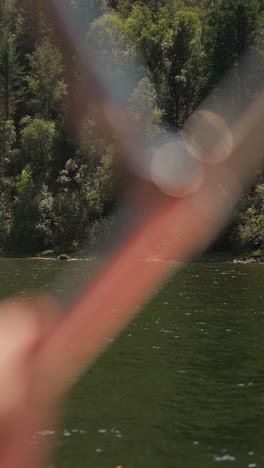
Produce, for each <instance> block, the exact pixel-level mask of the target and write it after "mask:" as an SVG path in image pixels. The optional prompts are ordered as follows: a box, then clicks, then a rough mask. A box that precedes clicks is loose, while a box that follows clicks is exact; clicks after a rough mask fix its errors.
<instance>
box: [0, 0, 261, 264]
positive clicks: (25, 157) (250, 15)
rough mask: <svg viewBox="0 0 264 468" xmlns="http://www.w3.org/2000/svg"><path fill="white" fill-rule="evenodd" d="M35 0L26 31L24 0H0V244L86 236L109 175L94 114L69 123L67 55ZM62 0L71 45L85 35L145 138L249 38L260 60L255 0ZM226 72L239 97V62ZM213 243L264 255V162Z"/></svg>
mask: <svg viewBox="0 0 264 468" xmlns="http://www.w3.org/2000/svg"><path fill="white" fill-rule="evenodd" d="M35 2H36V3H38V2H39V0H35ZM42 3H43V5H44V6H43V7H41V2H40V7H39V10H38V15H37V17H36V18H35V23H34V28H35V29H36V30H37V36H35V37H37V39H35V40H32V37H33V36H32V30H31V29H32V24H31V23H30V22H29V21H28V17H27V14H26V10H25V8H24V6H23V1H22V2H21V0H20V1H18V0H0V97H1V99H0V219H1V223H0V250H1V252H2V254H14V255H15V254H16V255H17V254H28V255H32V254H35V253H37V252H43V251H46V252H47V251H50V252H58V253H59V252H62V251H64V252H74V251H76V250H78V249H79V247H80V246H81V245H82V242H83V240H84V239H85V240H86V242H88V244H89V245H90V246H92V245H93V242H94V241H95V240H96V237H97V233H98V232H99V230H100V227H101V226H102V225H105V226H106V227H107V226H108V227H109V229H110V226H111V210H112V207H113V205H114V203H115V197H116V187H117V186H118V184H119V181H118V177H119V176H118V171H117V170H116V163H115V161H116V155H115V145H114V143H113V142H109V141H107V140H106V139H104V138H99V137H98V136H96V128H95V127H96V125H95V122H94V121H93V120H92V119H91V118H87V119H86V120H85V121H84V122H83V124H82V128H81V129H80V132H79V135H78V138H75V137H74V136H73V135H72V133H71V132H70V131H69V128H68V118H67V116H69V114H70V112H71V109H70V108H69V107H68V106H67V104H65V102H66V100H65V97H66V96H67V94H68V93H70V92H72V90H71V86H70V83H68V82H67V79H66V78H65V76H67V75H66V74H65V73H64V71H65V67H67V64H65V63H64V62H65V60H64V57H63V56H62V55H61V53H60V51H59V49H58V48H57V46H56V45H55V42H54V38H53V32H52V30H51V28H50V26H49V21H48V17H49V13H48V12H47V11H46V7H45V2H42ZM68 3H69V5H70V7H71V8H72V14H73V15H76V16H77V18H78V19H79V20H80V21H81V23H82V26H83V29H84V34H83V36H82V44H80V47H85V45H86V44H90V43H91V42H93V43H94V44H95V47H96V49H97V50H98V56H99V57H100V60H101V63H102V64H103V68H104V76H105V80H106V82H107V83H108V85H109V86H111V88H112V89H113V91H114V92H116V93H117V94H118V93H119V94H120V93H121V94H122V92H123V95H122V96H120V95H118V97H119V98H122V99H123V102H124V105H125V106H126V107H127V109H128V110H129V111H130V113H131V115H132V116H133V119H134V120H135V122H137V123H138V124H140V125H141V124H144V127H145V130H146V138H147V140H148V143H149V144H153V145H154V144H155V139H156V138H157V137H158V136H159V135H161V134H162V132H163V131H164V129H165V128H166V126H167V125H170V126H171V127H173V128H177V129H181V128H182V126H183V123H184V122H185V120H186V118H187V117H188V116H189V115H190V114H191V112H192V111H193V110H194V109H195V108H196V107H197V105H198V104H199V103H200V102H201V101H202V100H203V99H204V97H205V96H207V95H208V93H209V92H212V90H214V89H215V86H216V84H217V83H218V82H219V80H220V79H221V78H222V77H223V76H224V75H225V73H226V71H227V70H228V69H229V68H230V66H232V65H234V64H237V63H238V61H239V57H240V55H241V53H242V52H243V51H244V50H245V49H246V48H247V47H254V48H256V50H258V54H259V61H258V64H257V66H258V67H263V66H264V47H263V46H264V41H263V34H262V32H261V31H262V28H263V24H264V2H263V1H261V0H236V1H233V0H215V1H214V0H183V1H178V0H137V1H135V0H105V1H104V0H68ZM253 40H255V42H254V46H253V45H252V43H253ZM110 56H111V61H110V60H109V57H110ZM72 59H73V63H76V72H75V74H76V77H77V80H78V79H79V80H80V81H81V80H82V77H81V76H80V77H79V78H78V65H77V61H76V60H75V58H74V57H73V58H72ZM135 61H136V62H137V63H139V64H140V65H139V66H138V67H137V69H135V68H134V63H135ZM127 73H129V76H131V80H129V82H127V80H126V81H125V79H126V76H127ZM254 73H256V74H257V73H258V70H257V69H256V70H254V69H252V75H254ZM236 79H237V83H238V85H237V87H236V88H235V91H234V96H233V100H234V101H238V102H239V99H240V98H241V96H240V93H247V92H251V91H250V90H245V87H243V86H240V85H239V84H240V76H239V67H237V76H236ZM122 80H123V82H124V83H126V85H125V89H123V88H122V87H120V83H122ZM116 83H117V84H118V85H117V86H116ZM115 87H116V89H115ZM74 92H77V93H78V89H75V90H74ZM255 92H256V93H257V92H258V90H257V89H256V90H255ZM216 245H217V247H218V248H222V249H230V250H231V249H233V250H236V251H238V252H248V253H250V254H251V255H253V256H255V257H261V256H263V252H264V178H263V174H262V173H260V174H259V177H258V179H257V182H256V183H255V185H254V187H253V188H252V189H251V190H250V191H249V192H248V193H247V194H246V195H245V196H244V197H243V200H241V203H240V206H239V208H238V209H237V213H236V216H235V219H234V220H233V222H232V225H231V226H229V228H228V229H227V231H226V232H225V233H224V235H222V237H221V238H220V239H219V241H218V242H217V244H216Z"/></svg>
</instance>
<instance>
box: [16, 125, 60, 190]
mask: <svg viewBox="0 0 264 468" xmlns="http://www.w3.org/2000/svg"><path fill="white" fill-rule="evenodd" d="M55 136H56V131H55V123H54V122H47V121H45V120H41V119H34V120H32V121H29V123H28V124H27V125H26V126H25V127H24V128H23V129H22V131H21V146H22V151H23V155H24V161H25V162H26V163H29V164H30V166H31V170H32V173H33V175H34V177H35V178H36V183H37V182H38V181H39V180H40V179H44V180H47V177H48V174H49V164H50V162H51V159H52V156H53V152H54V140H55Z"/></svg>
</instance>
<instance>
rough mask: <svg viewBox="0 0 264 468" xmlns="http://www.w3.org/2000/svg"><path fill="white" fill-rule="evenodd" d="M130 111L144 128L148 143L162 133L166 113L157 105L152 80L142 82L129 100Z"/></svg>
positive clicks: (146, 79)
mask: <svg viewBox="0 0 264 468" xmlns="http://www.w3.org/2000/svg"><path fill="white" fill-rule="evenodd" d="M129 110H130V112H131V114H132V117H133V119H134V121H135V122H136V124H137V126H138V127H139V128H144V130H145V135H146V138H147V141H148V142H151V141H152V140H153V138H155V137H157V136H158V135H159V134H160V133H161V132H162V116H163V114H164V111H163V110H162V109H160V108H159V107H158V105H157V92H156V90H155V87H154V85H153V84H152V83H151V81H150V79H149V78H147V77H145V78H142V80H140V82H139V83H138V86H137V88H136V89H135V90H134V92H133V93H132V95H131V97H130V98H129Z"/></svg>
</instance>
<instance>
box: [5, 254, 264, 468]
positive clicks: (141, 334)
mask: <svg viewBox="0 0 264 468" xmlns="http://www.w3.org/2000/svg"><path fill="white" fill-rule="evenodd" d="M72 268H74V274H75V275H77V276H78V275H79V276H83V275H84V272H83V264H82V263H81V262H74V264H73V263H72V262H69V263H67V264H66V263H63V262H56V261H33V260H1V261H0V293H1V295H2V296H4V295H7V294H10V293H13V292H14V290H22V291H23V294H25V295H26V294H27V292H26V289H25V288H26V287H28V286H29V287H30V288H35V287H37V288H40V289H42V290H44V291H45V290H48V289H50V286H51V284H53V282H54V278H55V277H56V276H57V275H58V274H59V273H60V271H61V270H67V269H70V270H71V269H72ZM79 272H81V273H79ZM67 281H69V279H68V280H65V282H66V283H67ZM263 284H264V265H241V264H235V265H234V264H188V265H186V266H185V268H184V269H183V270H182V271H181V272H180V273H178V274H177V275H175V276H174V277H172V278H171V279H170V280H169V282H168V283H167V284H166V285H165V286H164V287H163V288H160V289H159V290H157V291H156V293H155V294H154V297H153V299H152V300H151V302H150V303H149V304H148V305H147V306H146V307H145V309H144V311H143V313H142V314H141V315H140V316H138V317H137V318H136V319H135V321H134V322H133V323H132V324H131V325H130V326H129V328H128V329H127V330H126V331H125V333H123V335H122V336H121V337H119V338H118V339H117V340H116V341H115V342H114V343H113V344H112V346H111V347H110V348H109V349H108V351H107V352H106V353H105V354H104V355H103V356H102V357H101V358H100V359H99V361H98V362H97V364H96V365H95V366H94V367H93V368H92V369H90V371H89V372H88V373H87V374H86V375H85V376H83V378H82V379H81V381H80V382H79V384H78V385H77V386H76V387H75V389H74V390H73V392H72V395H71V397H69V399H68V401H67V410H66V416H65V420H64V423H63V428H62V432H61V434H60V435H59V439H58V442H57V446H58V450H57V455H56V459H55V461H54V462H53V463H52V464H51V465H50V466H53V467H54V468H115V467H117V466H119V465H120V466H122V467H123V468H178V467H180V468H182V467H184V468H194V467H195V468H211V467H212V468H214V467H217V466H231V467H232V466H234V467H239V468H246V467H249V468H254V467H263V466H264V307H263V305H264V299H263V298H264V288H263ZM63 287H66V288H67V284H66V285H65V284H63V281H62V282H60V287H58V286H55V287H54V289H56V288H57V289H62V290H63ZM43 437H45V433H44V434H43Z"/></svg>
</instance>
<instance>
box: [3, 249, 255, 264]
mask: <svg viewBox="0 0 264 468" xmlns="http://www.w3.org/2000/svg"><path fill="white" fill-rule="evenodd" d="M220 257H221V258H220ZM0 260H50V261H59V262H76V261H85V262H92V261H99V260H101V258H100V257H96V256H90V257H85V256H83V257H70V256H68V257H67V258H65V257H63V258H60V256H56V257H55V256H54V257H51V256H50V257H46V256H43V257H42V256H40V255H32V256H30V255H29V256H26V255H20V256H19V255H14V256H13V255H0ZM142 260H143V261H147V262H176V263H177V262H178V263H233V264H237V263H238V264H260V265H263V264H264V259H263V258H254V257H250V256H248V257H244V256H243V257H242V256H241V257H240V258H239V255H237V256H231V255H230V256H223V255H222V252H220V253H216V254H213V253H210V254H204V255H201V257H199V258H193V259H184V260H176V259H175V258H173V257H156V258H154V257H150V258H144V259H142Z"/></svg>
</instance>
